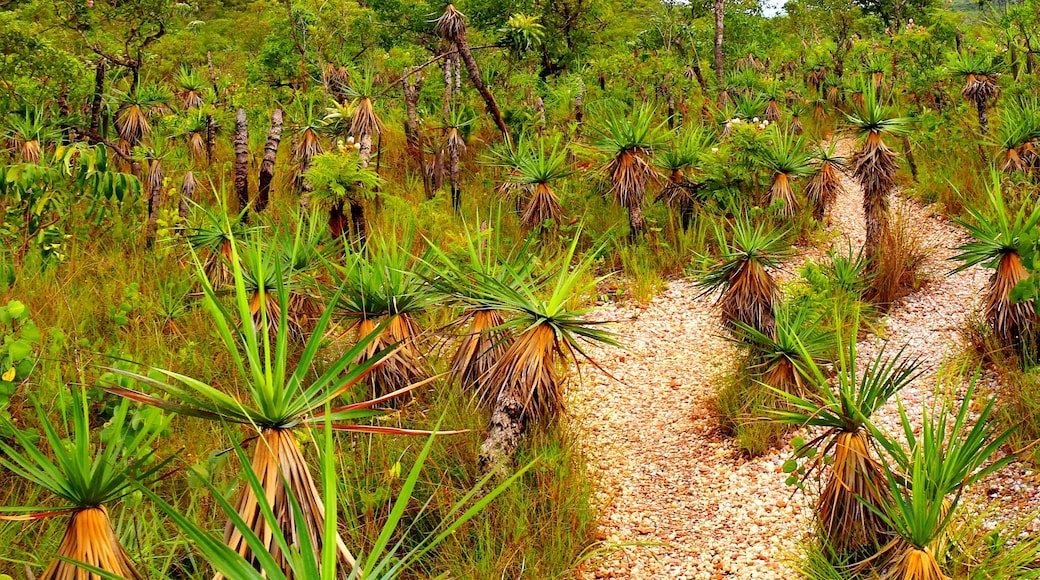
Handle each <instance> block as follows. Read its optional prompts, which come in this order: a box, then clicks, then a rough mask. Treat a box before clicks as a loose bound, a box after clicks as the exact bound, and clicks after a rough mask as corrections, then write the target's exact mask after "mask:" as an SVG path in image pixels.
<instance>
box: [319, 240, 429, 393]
mask: <svg viewBox="0 0 1040 580" xmlns="http://www.w3.org/2000/svg"><path fill="white" fill-rule="evenodd" d="M410 240H411V236H407V237H406V238H405V240H404V241H403V242H402V243H400V244H399V243H397V242H392V241H387V240H385V239H383V238H376V239H374V240H372V241H371V243H369V244H367V245H366V246H365V247H364V248H363V249H362V250H361V251H358V252H348V255H347V258H346V263H345V265H342V266H341V265H339V264H335V263H330V269H331V272H330V274H331V275H332V277H333V279H334V280H337V281H338V286H339V287H341V290H339V291H338V292H337V296H336V300H335V301H334V302H331V303H330V304H331V306H330V307H331V308H333V309H335V310H336V312H337V313H338V315H339V316H342V317H344V318H346V319H347V320H349V321H350V327H349V328H348V331H349V330H354V331H355V333H356V337H357V340H358V341H361V340H364V339H365V337H367V336H369V335H370V334H372V333H373V332H375V331H376V329H377V328H378V329H379V331H378V332H376V336H375V338H374V339H373V340H372V341H371V342H370V344H369V345H368V346H367V347H366V348H365V349H364V350H362V351H361V352H359V353H358V354H357V362H358V364H362V363H365V362H366V361H368V360H369V359H370V358H373V357H376V356H377V355H378V354H379V353H380V352H382V351H383V350H384V349H389V348H393V347H394V346H395V345H396V347H397V348H395V349H393V351H392V352H391V353H390V354H389V355H386V356H385V357H383V360H382V362H381V363H380V365H379V366H378V367H377V368H376V369H375V370H373V372H372V373H371V374H370V376H369V382H370V383H371V385H372V389H373V391H374V393H375V395H377V396H378V395H383V394H385V393H390V392H394V391H398V390H400V389H403V388H405V387H407V386H408V385H410V384H413V383H417V382H418V381H421V380H424V379H427V378H429V376H430V369H429V367H428V365H427V364H426V363H425V362H424V358H425V356H424V354H425V353H424V352H423V346H422V345H423V342H424V337H425V334H426V333H425V332H424V331H423V329H422V328H421V327H420V326H419V323H418V321H417V320H416V316H418V315H419V314H420V313H422V312H424V311H425V310H427V309H428V308H429V307H430V306H432V305H433V302H434V299H435V295H434V293H433V292H432V290H431V288H430V286H429V284H428V283H427V279H428V277H427V276H425V275H424V274H425V272H424V271H423V270H422V268H421V265H422V264H423V263H424V262H423V261H422V260H416V259H415V258H413V257H412V255H411V254H410V253H409V252H408V248H409V247H410V246H411V243H410Z"/></svg>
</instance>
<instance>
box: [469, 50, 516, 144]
mask: <svg viewBox="0 0 1040 580" xmlns="http://www.w3.org/2000/svg"><path fill="white" fill-rule="evenodd" d="M455 47H456V48H457V49H458V51H459V56H461V57H462V62H463V63H465V64H466V70H467V71H468V72H469V79H470V81H472V82H473V86H474V87H476V89H477V92H478V93H480V96H481V97H482V98H483V99H484V105H485V107H486V108H487V112H488V114H489V115H491V118H492V119H494V121H495V125H497V126H498V130H499V131H500V132H501V133H502V138H503V139H505V140H506V142H507V143H512V142H513V139H512V137H511V136H510V134H509V127H506V122H505V121H504V120H503V119H502V111H500V110H499V109H498V103H496V102H495V96H494V95H493V94H491V90H490V89H488V88H487V85H485V84H484V78H483V77H482V76H481V75H480V67H478V66H477V61H476V59H474V58H473V53H472V52H470V50H469V43H468V42H467V41H466V39H465V38H461V37H460V38H456V39H455Z"/></svg>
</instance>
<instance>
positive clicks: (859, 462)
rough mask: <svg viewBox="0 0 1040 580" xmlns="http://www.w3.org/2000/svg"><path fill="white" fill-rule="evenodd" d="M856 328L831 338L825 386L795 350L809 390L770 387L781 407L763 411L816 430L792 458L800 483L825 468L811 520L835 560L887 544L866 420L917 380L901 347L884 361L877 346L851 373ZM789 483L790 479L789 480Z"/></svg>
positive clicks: (883, 492)
mask: <svg viewBox="0 0 1040 580" xmlns="http://www.w3.org/2000/svg"><path fill="white" fill-rule="evenodd" d="M857 330H858V328H857V327H856V325H854V326H853V329H852V332H851V333H850V334H849V335H848V336H849V338H848V341H847V343H845V342H843V341H842V334H841V333H839V334H838V345H837V353H838V360H837V361H835V364H834V370H835V375H836V376H835V378H834V380H833V381H829V380H828V374H827V372H826V371H825V370H824V369H823V367H822V366H821V365H819V364H817V361H816V360H815V358H814V357H813V356H812V353H810V352H808V351H807V350H806V349H801V350H802V357H801V360H800V361H799V367H800V371H801V372H802V373H804V376H806V377H808V378H809V379H810V380H811V382H812V384H813V389H812V391H811V393H810V394H809V395H808V396H806V397H801V396H798V395H796V394H792V393H789V392H787V391H783V390H779V389H774V392H776V393H777V394H778V395H779V396H780V397H782V398H783V399H784V402H785V403H786V405H785V407H783V408H778V409H775V410H771V411H768V416H769V417H770V418H771V419H772V420H774V421H779V422H781V423H785V424H788V425H796V426H808V427H815V428H818V429H822V433H820V434H819V435H817V436H815V437H814V438H813V439H811V440H810V441H808V442H807V443H805V444H804V445H802V446H801V447H800V449H798V452H797V453H798V458H800V459H804V460H806V461H807V462H808V467H807V468H805V469H804V472H803V473H804V474H803V476H802V477H803V478H805V477H809V476H811V475H812V474H813V473H817V474H820V472H822V471H823V470H824V469H825V468H827V466H828V465H829V469H827V471H828V473H827V474H826V482H825V483H824V484H823V487H822V489H821V491H820V497H819V498H818V500H817V502H816V519H817V523H818V526H819V529H820V534H821V536H823V538H824V539H825V545H826V546H828V547H829V549H831V550H833V556H834V557H835V558H838V559H841V560H849V559H853V560H860V559H863V558H869V557H870V556H872V555H873V554H875V553H876V552H877V551H879V550H880V549H881V547H882V546H884V545H885V544H887V543H888V542H889V541H890V540H891V539H892V536H893V530H892V527H891V525H890V522H889V521H888V520H886V518H885V517H884V516H882V515H881V514H880V511H881V510H883V509H884V508H885V507H886V506H887V505H888V503H889V501H890V500H891V496H890V493H889V491H888V486H887V481H886V477H885V472H884V470H883V467H882V465H881V463H880V462H879V460H878V459H877V457H876V456H875V454H874V453H872V452H871V450H872V448H873V447H874V446H875V439H874V438H875V432H876V430H875V429H873V428H872V425H871V423H870V418H871V416H872V415H873V414H874V412H875V411H877V410H878V408H880V407H881V406H882V405H884V404H885V403H886V402H887V401H889V400H890V399H891V398H892V397H894V396H895V395H896V394H897V393H899V391H900V390H902V389H903V388H904V387H906V386H907V385H909V384H910V383H911V382H913V381H914V380H915V379H916V378H917V377H918V376H919V375H920V371H919V370H918V367H919V362H918V361H917V360H916V359H907V357H906V356H905V355H904V351H903V350H902V349H901V350H900V351H899V352H897V353H896V354H895V356H892V357H886V356H885V350H886V349H885V347H882V348H881V350H880V352H879V353H878V356H877V357H876V358H875V359H874V360H873V361H872V362H870V363H868V364H867V366H866V368H865V369H860V368H858V363H857V361H856V339H855V337H856V334H857ZM832 383H833V385H832ZM797 461H798V459H796V460H794V461H793V462H789V464H788V465H787V466H785V471H788V472H789V473H790V472H792V471H794V470H795V468H796V467H797V466H796V465H794V464H795V463H797ZM821 477H822V475H821ZM797 479H798V476H792V478H791V479H789V482H791V481H792V480H793V481H797Z"/></svg>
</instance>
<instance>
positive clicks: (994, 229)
mask: <svg viewBox="0 0 1040 580" xmlns="http://www.w3.org/2000/svg"><path fill="white" fill-rule="evenodd" d="M1000 180H1001V178H1000V174H998V173H996V172H993V174H992V185H991V186H990V187H989V188H988V191H987V193H988V197H989V202H990V207H989V211H983V210H981V209H979V208H975V207H972V206H970V205H969V206H967V210H968V213H969V214H970V215H971V216H972V218H973V219H972V220H971V221H965V220H958V223H960V224H961V225H962V226H964V228H965V229H967V230H968V232H969V233H971V235H972V237H974V238H975V241H973V242H969V243H967V244H964V245H963V246H961V247H960V248H958V250H959V251H960V253H959V254H957V255H956V256H954V257H953V258H952V259H953V260H957V261H960V262H962V264H961V265H960V266H958V267H957V268H956V269H955V270H954V272H960V271H962V270H965V269H967V268H970V267H972V266H975V265H976V264H982V265H983V266H984V267H987V268H993V270H994V272H993V276H992V277H991V278H990V282H989V288H987V290H986V295H985V304H984V305H983V313H984V314H985V316H986V320H988V321H989V324H990V326H991V327H992V328H993V334H994V335H995V336H996V337H997V340H999V341H1000V343H1001V344H1002V345H1004V346H1006V347H1012V348H1016V349H1021V348H1022V347H1024V346H1028V345H1029V344H1030V343H1031V342H1032V340H1033V338H1034V337H1035V333H1036V330H1037V323H1038V321H1040V316H1038V315H1037V313H1036V309H1035V308H1034V305H1033V304H1032V303H1031V301H1026V302H1017V301H1015V300H1013V299H1012V296H1011V291H1012V290H1013V289H1014V288H1015V286H1017V285H1018V283H1019V282H1021V281H1023V280H1025V279H1026V278H1028V277H1029V275H1030V274H1029V270H1027V269H1026V267H1025V266H1024V265H1023V264H1022V254H1021V252H1022V251H1023V249H1025V248H1024V244H1027V243H1029V242H1028V239H1029V237H1030V236H1031V235H1033V232H1034V230H1035V228H1036V227H1037V224H1038V223H1040V206H1038V205H1036V204H1035V203H1033V202H1031V201H1025V202H1023V204H1022V206H1021V207H1020V208H1019V209H1018V211H1017V212H1015V214H1014V215H1013V216H1012V215H1011V212H1010V211H1008V208H1007V206H1005V204H1004V194H1003V191H1002V187H1001V182H1000Z"/></svg>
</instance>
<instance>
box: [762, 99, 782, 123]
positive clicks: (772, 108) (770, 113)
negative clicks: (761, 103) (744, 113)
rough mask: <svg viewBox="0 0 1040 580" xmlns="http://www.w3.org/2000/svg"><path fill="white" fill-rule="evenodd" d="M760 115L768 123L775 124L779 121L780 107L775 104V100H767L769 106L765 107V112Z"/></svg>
mask: <svg viewBox="0 0 1040 580" xmlns="http://www.w3.org/2000/svg"><path fill="white" fill-rule="evenodd" d="M762 114H763V116H765V118H766V119H768V120H769V122H770V123H776V122H777V121H779V120H780V105H779V103H777V102H776V99H769V104H767V105H766V110H765V112H764V113H762Z"/></svg>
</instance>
